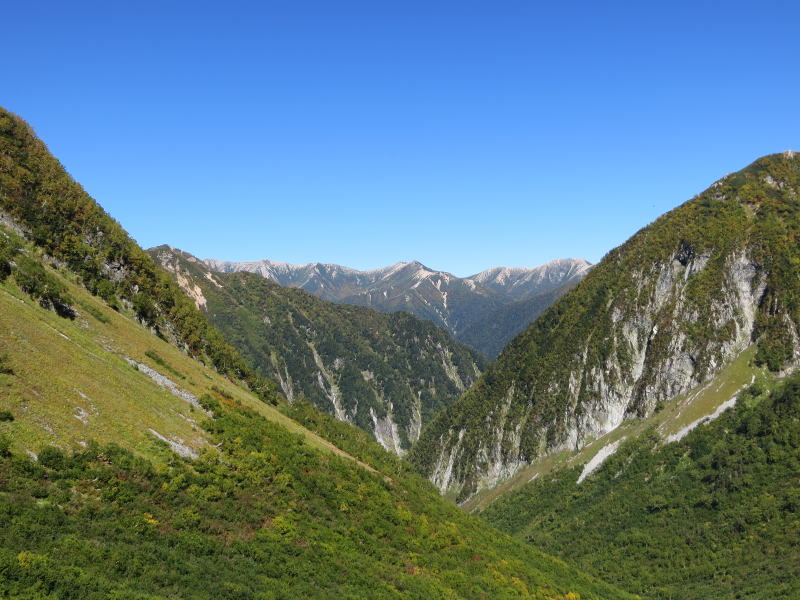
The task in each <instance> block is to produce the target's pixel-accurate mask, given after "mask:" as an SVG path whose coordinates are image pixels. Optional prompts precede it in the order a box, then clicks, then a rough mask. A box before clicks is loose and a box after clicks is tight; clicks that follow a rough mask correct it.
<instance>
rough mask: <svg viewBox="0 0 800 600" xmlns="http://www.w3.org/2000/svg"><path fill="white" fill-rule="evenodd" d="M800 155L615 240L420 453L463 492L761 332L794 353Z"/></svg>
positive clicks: (708, 365)
mask: <svg viewBox="0 0 800 600" xmlns="http://www.w3.org/2000/svg"><path fill="white" fill-rule="evenodd" d="M799 189H800V159H799V158H798V157H797V156H796V155H795V154H794V153H792V152H787V153H784V154H780V155H772V156H768V157H765V158H763V159H760V160H759V161H757V162H755V163H754V164H753V165H751V166H750V167H748V168H747V169H744V170H743V171H740V172H739V173H736V174H734V175H731V176H726V177H725V178H723V179H722V180H720V181H718V182H717V183H715V184H714V185H712V186H711V188H709V189H708V190H706V191H705V192H704V193H703V194H701V195H699V196H697V197H695V198H694V199H692V200H690V201H689V202H687V203H685V204H683V205H682V206H680V207H678V208H677V209H675V210H673V211H671V212H670V213H667V214H666V215H664V216H663V217H661V218H660V219H658V220H657V221H656V222H654V223H653V224H651V225H650V226H648V227H646V228H644V229H643V230H641V231H639V232H638V233H637V234H636V235H634V236H633V237H632V238H631V239H630V240H629V241H628V242H626V243H625V244H624V245H623V246H621V247H619V248H617V249H615V250H613V251H611V252H610V253H609V254H608V255H607V256H606V257H605V258H604V259H603V260H602V262H601V263H599V264H598V265H597V266H595V267H594V268H593V269H592V270H591V272H590V273H589V275H588V276H587V277H586V278H585V279H584V280H583V281H582V282H581V283H580V284H578V286H577V287H576V289H575V290H573V291H572V292H570V293H568V294H567V295H566V296H564V297H563V298H562V299H561V300H559V301H558V302H556V304H555V305H553V306H552V307H551V308H550V309H549V310H547V311H546V312H545V313H544V314H543V315H542V316H541V317H540V318H539V319H538V320H537V321H535V322H534V323H533V324H532V325H531V326H530V327H529V328H528V329H527V330H526V331H525V332H524V333H523V334H521V335H520V336H519V337H517V338H516V339H515V340H514V341H513V342H512V343H511V344H509V346H508V347H506V349H505V350H504V351H503V353H502V354H501V355H500V357H499V359H498V360H497V361H496V362H495V363H493V364H492V365H490V367H489V368H488V370H487V372H486V373H485V374H484V376H483V377H482V378H481V379H480V380H479V381H478V382H477V384H476V385H475V386H474V387H473V389H471V390H469V391H468V392H467V393H466V394H465V395H464V396H463V397H462V398H460V399H459V400H458V401H457V402H455V403H454V404H453V405H451V406H450V407H449V409H448V410H446V411H445V412H444V413H442V414H441V415H440V416H439V417H437V419H435V420H434V422H433V423H431V425H430V426H429V427H428V428H426V430H425V431H424V432H423V435H422V437H421V438H420V440H419V442H418V444H417V446H416V447H415V449H414V452H413V456H412V459H413V460H414V461H415V462H416V463H417V465H418V466H419V467H420V468H421V470H422V471H423V472H424V473H425V474H426V475H427V476H428V477H429V478H430V479H431V480H432V481H433V482H434V483H435V484H436V485H437V487H439V489H440V490H441V491H443V492H444V491H451V492H455V493H457V496H458V497H459V499H461V500H463V499H466V498H468V497H470V496H471V495H472V494H473V493H474V492H475V491H476V490H478V489H480V488H483V487H492V486H494V485H496V484H497V483H498V482H499V481H501V480H503V479H504V478H506V477H508V476H510V475H511V474H513V473H514V472H515V471H516V470H517V469H518V468H519V467H521V466H522V465H525V464H528V463H530V462H532V461H534V460H536V459H537V458H538V457H542V456H544V455H547V454H548V453H551V452H554V451H557V450H559V449H563V448H569V449H577V448H580V447H581V446H583V445H585V444H586V443H587V442H588V441H590V440H591V439H593V438H595V437H597V436H599V435H602V434H604V433H606V432H608V431H610V430H612V429H614V428H616V427H617V426H618V425H619V424H620V423H622V422H623V420H625V419H630V418H636V417H642V416H645V415H648V414H650V413H651V412H652V411H653V410H655V409H656V407H657V406H658V404H659V402H661V401H663V400H666V399H669V398H672V397H673V396H675V395H677V394H681V393H683V392H686V391H688V390H690V389H692V388H693V387H695V386H697V385H698V384H699V383H701V382H703V381H705V380H707V379H708V378H709V377H711V376H712V375H713V374H715V373H716V372H718V371H719V369H720V368H721V367H722V366H724V365H725V364H726V363H728V362H729V361H730V360H731V359H732V358H734V357H735V356H737V355H738V354H739V353H740V352H741V351H742V350H744V349H745V348H747V347H748V346H750V345H751V344H754V343H755V344H757V345H758V351H757V353H756V359H757V360H758V361H760V362H762V363H764V364H767V365H768V366H769V367H770V368H772V369H776V370H778V369H783V368H786V367H787V366H789V365H792V364H793V363H795V362H796V361H797V360H798V349H800V342H799V341H798V322H800V270H799V269H800V252H799V251H798V244H797V240H798V235H800V219H799V218H798V198H797V193H798V190H799Z"/></svg>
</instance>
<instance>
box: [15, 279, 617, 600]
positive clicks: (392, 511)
mask: <svg viewBox="0 0 800 600" xmlns="http://www.w3.org/2000/svg"><path fill="white" fill-rule="evenodd" d="M48 270H49V272H50V273H51V275H53V276H54V277H56V278H58V279H59V280H61V281H63V282H64V283H65V285H66V286H67V288H68V292H69V294H70V295H71V297H72V299H73V302H74V306H75V308H76V309H77V310H78V312H79V315H78V316H77V317H76V318H75V319H74V320H70V319H65V318H62V317H59V316H57V315H56V314H55V313H54V312H52V311H50V310H46V309H44V308H42V307H41V306H39V305H38V304H37V303H34V302H33V301H31V300H30V298H28V297H27V296H26V295H25V294H23V293H22V292H21V291H20V290H19V288H17V287H16V285H15V283H14V279H13V277H12V278H10V279H8V280H7V281H6V282H5V283H3V284H2V285H0V340H1V341H2V352H0V354H7V355H8V359H7V360H5V361H4V365H5V366H8V367H10V368H11V370H12V371H13V373H6V374H2V375H0V390H2V396H0V397H1V398H2V400H0V411H2V410H8V411H10V412H11V413H12V415H13V416H14V420H13V421H3V422H0V436H2V438H0V439H3V438H4V439H6V440H9V441H10V442H11V443H10V447H11V448H10V450H11V453H12V455H11V456H9V455H8V453H7V452H5V449H4V445H3V444H2V443H0V523H2V527H0V596H3V597H9V598H44V597H55V598H108V597H114V598H137V599H140V600H141V599H143V598H166V597H192V598H221V597H229V598H294V597H331V596H335V597H350V598H364V597H375V598H379V597H405V598H419V597H426V598H459V597H476V598H480V597H534V598H553V599H558V598H560V599H566V598H575V597H580V598H584V599H587V598H624V597H626V596H625V594H623V593H621V592H619V591H617V590H615V589H614V588H612V587H610V586H607V585H605V584H602V583H599V582H596V581H594V580H592V579H590V578H587V577H585V576H583V575H581V574H579V573H577V572H576V571H575V570H574V569H571V568H569V567H567V566H566V565H565V564H563V563H561V562H560V561H557V560H554V559H552V558H550V557H547V556H545V555H543V554H542V553H540V552H539V551H537V550H535V549H532V548H527V547H525V545H524V544H522V543H520V542H518V541H515V540H513V539H512V538H510V537H507V536H506V535H504V534H500V533H499V532H497V531H496V530H493V529H491V528H490V527H488V526H487V525H485V524H483V523H481V522H480V521H479V520H477V519H475V518H472V517H469V516H467V515H464V514H463V513H462V512H461V511H459V510H458V509H456V508H455V507H452V506H449V505H447V503H445V502H443V501H442V500H441V499H440V498H439V497H438V495H437V494H436V493H435V491H434V490H433V489H432V487H431V486H430V485H429V484H428V483H427V482H425V481H424V480H422V479H421V478H419V477H417V476H416V475H413V474H412V473H410V472H408V470H407V468H406V467H405V466H404V465H403V463H401V462H400V461H398V460H397V459H395V458H393V457H391V456H390V455H388V454H386V453H384V452H383V451H382V450H381V449H380V448H379V447H378V446H377V445H375V444H370V443H368V442H365V441H364V439H363V438H360V437H359V436H363V434H362V433H361V432H358V431H357V430H355V429H353V428H351V427H350V426H347V425H345V424H342V423H335V424H332V423H330V422H329V421H326V420H325V419H326V418H325V417H324V416H321V415H317V416H316V417H314V416H312V415H311V414H305V415H302V414H301V413H300V412H297V414H298V416H300V417H301V418H303V419H304V420H306V421H308V422H311V421H314V423H315V428H316V429H317V430H319V431H320V432H321V433H324V434H325V435H328V436H329V437H331V438H332V439H336V440H337V443H339V444H340V445H342V446H344V447H347V448H351V449H352V450H353V452H356V453H358V454H359V456H361V457H363V458H365V459H366V460H367V461H370V462H372V463H373V464H375V466H377V467H378V469H381V470H383V472H373V469H372V468H368V469H365V468H362V466H363V464H362V466H359V465H356V464H355V463H354V462H353V461H352V460H349V459H342V458H340V457H339V456H337V455H336V454H338V455H344V452H342V451H341V450H338V449H337V448H335V447H333V446H332V444H330V443H329V442H326V441H325V440H323V439H322V438H321V437H319V436H317V435H316V434H314V433H312V432H310V431H308V430H307V429H305V428H304V427H302V426H301V425H299V424H297V423H296V422H295V421H292V420H290V419H289V418H288V417H287V416H286V415H284V414H283V413H282V412H280V411H278V410H277V409H275V408H274V407H271V406H269V405H267V404H265V403H263V402H262V401H260V400H259V399H257V398H256V397H254V396H252V395H250V394H249V393H248V392H246V391H245V390H243V389H242V388H240V387H237V386H236V385H233V384H232V383H230V382H228V381H227V380H225V379H224V378H222V377H221V376H219V375H218V374H217V373H216V372H214V371H212V370H210V369H209V368H207V367H205V366H203V365H202V364H201V363H199V362H197V361H194V360H192V359H191V358H189V357H187V356H186V355H184V354H182V353H181V352H180V351H179V350H177V349H176V348H175V347H173V346H171V345H169V344H167V343H166V342H165V341H163V340H161V339H159V338H158V337H156V336H155V335H153V334H152V333H151V332H149V331H148V330H146V329H144V328H143V327H141V326H140V325H139V324H138V323H137V322H136V321H135V320H134V319H133V318H131V317H129V316H126V315H124V314H119V313H116V312H114V311H113V310H111V309H109V308H108V307H107V306H106V305H105V304H104V303H103V302H102V301H100V300H98V299H97V298H96V297H93V296H91V295H89V294H88V293H87V292H85V291H84V290H83V289H82V288H81V287H80V286H79V285H77V284H76V283H75V282H74V281H72V277H73V276H71V275H70V274H69V273H63V272H57V271H54V270H51V269H49V268H48ZM93 315H99V318H98V317H97V316H93ZM148 351H150V354H151V356H153V354H152V351H155V353H156V354H155V356H158V357H159V361H158V362H154V361H153V359H151V358H150V357H148V356H147V355H146V353H147V352H148ZM123 356H126V357H130V358H133V359H135V360H137V361H139V362H142V363H147V364H149V366H151V367H152V368H155V369H156V370H158V371H159V372H161V373H162V374H164V375H166V376H168V377H170V378H171V379H173V380H174V381H175V382H176V383H177V384H178V385H179V386H180V387H182V388H184V389H186V390H189V391H191V392H192V393H194V394H195V395H198V396H200V395H202V394H209V396H206V400H205V401H206V405H207V406H208V407H210V408H211V409H212V410H213V411H214V414H215V416H216V419H215V420H213V421H206V419H205V415H204V414H203V413H202V412H201V411H200V410H199V409H195V410H194V411H191V410H190V409H189V405H188V404H187V403H186V402H184V401H183V400H180V399H178V398H176V397H174V396H172V395H171V394H169V393H168V392H166V391H164V390H163V389H162V388H160V387H158V386H156V385H155V384H154V383H153V382H152V381H151V380H150V379H149V378H148V377H147V376H146V375H145V374H144V373H142V372H141V371H137V370H136V369H134V368H133V367H131V366H130V365H129V364H128V363H126V362H125V361H124V360H123V358H122V357H123ZM160 363H164V364H166V365H168V367H164V366H163V364H160ZM176 373H177V374H176ZM215 388H216V390H215ZM79 392H80V393H79ZM81 394H83V395H85V396H86V398H84V397H83V396H81ZM212 396H213V397H214V398H216V401H215V400H213V399H212V400H211V402H210V404H209V398H210V397H212ZM228 396H230V398H228ZM78 408H81V409H83V410H84V411H86V417H85V418H87V420H88V424H83V423H82V422H81V421H80V420H79V419H77V418H75V415H76V414H77V411H78ZM295 410H296V411H300V410H301V409H300V408H299V407H298V408H297V409H295ZM181 415H182V416H181ZM183 417H188V418H193V419H195V420H196V421H197V423H196V424H192V423H190V422H188V421H187V420H185V419H184V418H183ZM149 428H153V429H155V430H156V431H158V432H159V433H161V434H162V435H165V436H167V437H175V438H180V439H181V440H183V441H184V442H186V443H188V444H192V445H194V446H195V448H196V449H197V450H200V451H201V458H200V459H198V460H194V461H189V460H182V459H178V458H177V457H176V456H175V455H173V454H172V453H171V452H169V450H167V448H166V447H165V446H164V445H163V444H161V443H159V442H157V441H155V439H154V438H153V437H152V436H150V435H148V433H147V430H148V429H149ZM354 432H355V433H354ZM297 434H299V435H297ZM93 440H98V441H100V442H106V441H113V442H116V444H119V446H121V447H122V448H127V449H130V450H133V451H135V454H134V455H132V454H129V453H127V451H126V450H123V449H120V447H119V446H110V447H105V446H96V445H94V444H93ZM82 441H86V442H88V448H86V449H82V448H81V444H80V442H82ZM43 445H55V446H58V447H60V448H61V449H62V450H69V449H77V450H78V452H79V453H78V454H76V455H75V456H73V457H71V456H70V455H69V453H68V452H66V453H65V452H60V451H58V450H55V449H53V448H47V447H44V448H43ZM217 445H219V447H220V448H221V450H217ZM203 448H205V450H206V451H205V452H202V450H203ZM323 448H326V449H333V450H335V451H336V454H334V453H332V452H329V451H327V450H326V451H321V449H323ZM26 450H32V451H34V452H36V453H37V454H38V455H39V462H38V463H37V462H35V461H32V460H31V459H30V458H28V456H26V454H25V451H26ZM137 456H142V457H144V458H146V459H149V460H150V462H146V461H143V460H142V459H141V458H137ZM209 573H213V575H214V576H213V577H212V578H209V577H208V575H209ZM570 593H574V594H576V595H573V596H570V595H569V594H570Z"/></svg>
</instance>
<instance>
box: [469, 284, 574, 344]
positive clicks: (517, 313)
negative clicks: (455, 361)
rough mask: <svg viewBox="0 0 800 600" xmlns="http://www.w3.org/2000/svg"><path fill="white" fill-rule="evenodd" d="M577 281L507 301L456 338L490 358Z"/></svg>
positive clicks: (471, 324) (470, 325)
mask: <svg viewBox="0 0 800 600" xmlns="http://www.w3.org/2000/svg"><path fill="white" fill-rule="evenodd" d="M577 284H578V283H577V282H576V281H572V282H570V283H567V284H566V285H563V286H560V287H557V288H556V289H554V290H548V291H546V292H543V293H541V294H536V295H535V296H533V297H531V298H526V299H524V300H517V301H516V302H512V303H510V304H506V305H505V306H502V307H500V308H498V309H496V310H495V311H493V312H492V313H490V314H489V315H488V316H486V317H484V318H482V319H479V320H476V321H475V322H473V323H470V324H469V325H468V326H467V327H465V328H464V329H463V331H461V332H459V334H458V339H459V340H460V341H462V342H464V343H465V344H469V345H470V346H472V347H473V348H475V349H477V350H478V351H479V352H481V353H482V354H483V355H484V356H486V357H487V358H489V359H491V360H493V359H495V358H497V356H498V355H499V354H500V352H502V351H503V348H505V347H506V345H507V344H508V343H509V342H510V341H511V340H512V339H514V337H515V336H516V335H517V334H519V333H520V332H522V331H523V330H524V329H525V328H526V327H527V326H528V325H530V324H531V323H532V322H533V321H534V319H536V317H538V316H539V315H540V314H542V313H543V312H544V311H545V310H547V308H549V307H550V306H551V305H552V304H553V302H555V301H556V300H558V299H559V298H560V297H561V296H563V295H564V294H566V293H567V292H568V291H569V290H571V289H572V288H574V287H575V286H576V285H577Z"/></svg>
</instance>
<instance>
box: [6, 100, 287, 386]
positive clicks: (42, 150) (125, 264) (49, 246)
mask: <svg viewBox="0 0 800 600" xmlns="http://www.w3.org/2000/svg"><path fill="white" fill-rule="evenodd" d="M0 223H5V224H6V225H8V226H10V227H11V228H12V229H14V230H16V231H18V232H19V233H24V234H25V235H26V236H27V237H28V238H30V239H31V240H32V241H33V242H34V243H35V244H36V245H37V246H38V247H40V248H42V249H43V250H44V251H45V252H46V253H47V255H48V256H49V257H51V258H52V259H53V260H54V261H56V262H57V263H58V264H62V265H64V266H65V267H68V268H69V269H71V270H72V271H73V272H74V273H76V274H77V275H78V276H79V277H80V279H81V282H82V283H83V285H84V286H86V288H87V289H89V290H91V291H92V293H93V294H95V295H97V296H99V297H101V298H103V299H105V300H106V301H107V302H108V303H109V304H110V305H111V306H112V307H117V308H129V309H132V310H133V311H134V312H135V313H136V315H137V317H138V318H139V319H140V320H141V321H142V322H143V323H145V324H147V325H148V326H150V327H153V328H154V330H155V331H156V332H158V333H159V334H160V335H162V336H165V337H167V338H169V339H170V340H172V341H173V342H174V343H176V344H178V345H179V346H181V347H182V348H184V349H185V350H186V351H187V352H189V353H191V354H192V355H193V356H196V357H198V358H199V359H200V360H202V361H205V362H207V363H208V364H212V365H213V366H214V367H215V368H216V369H217V370H218V371H220V372H222V373H225V374H227V375H229V376H230V377H233V378H236V379H241V380H243V381H244V382H246V383H247V384H248V385H249V386H250V387H251V389H253V390H254V391H255V392H256V393H258V394H260V395H262V396H263V397H265V398H266V397H272V387H273V386H272V385H271V384H270V382H268V381H266V380H264V378H262V377H260V376H258V375H257V374H256V373H255V372H254V371H253V370H252V369H251V368H250V367H249V366H248V365H247V364H246V363H245V362H244V361H242V360H241V358H240V357H239V356H238V355H237V353H236V351H235V350H234V349H233V348H232V347H230V346H229V345H227V344H226V343H225V342H224V341H223V340H222V338H221V337H220V335H219V333H218V332H217V331H216V330H215V329H214V328H213V327H211V326H210V325H209V323H208V321H207V320H206V318H205V317H204V316H203V315H202V314H201V313H200V312H199V311H198V310H197V309H196V308H195V307H194V306H193V305H192V303H191V302H190V301H189V300H188V298H186V296H185V295H184V294H183V293H182V292H181V291H180V289H179V288H178V286H177V285H175V284H174V283H173V282H172V281H171V280H170V277H169V275H167V274H166V273H165V272H163V271H162V270H160V269H158V268H156V266H155V265H154V264H153V261H152V259H151V258H150V257H149V256H148V255H147V254H146V253H145V252H144V251H143V250H142V249H141V248H140V247H139V246H138V245H137V244H136V243H135V242H134V241H133V240H131V238H130V236H128V234H127V232H126V231H125V230H124V229H122V227H120V225H119V223H117V222H116V221H114V219H112V218H111V217H110V216H108V215H107V214H106V212H105V211H104V210H103V209H102V208H101V207H100V206H98V205H97V203H96V202H95V201H94V200H93V199H92V198H91V197H90V196H89V195H88V194H87V193H86V192H85V191H84V190H83V188H82V187H81V186H80V185H79V184H78V183H76V182H75V181H74V180H73V179H72V178H71V177H70V176H69V175H68V174H67V172H66V171H65V170H64V168H63V167H62V166H61V164H60V163H59V162H58V160H56V159H55V158H54V157H53V156H52V155H51V154H50V152H49V151H48V150H47V147H46V146H45V145H44V143H42V141H41V140H39V139H38V138H37V137H36V136H35V135H34V133H33V130H32V129H31V128H30V126H29V125H28V124H27V123H25V122H24V121H23V120H22V119H20V118H18V117H16V116H15V115H13V114H11V113H9V112H8V111H6V110H4V109H3V108H0Z"/></svg>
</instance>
